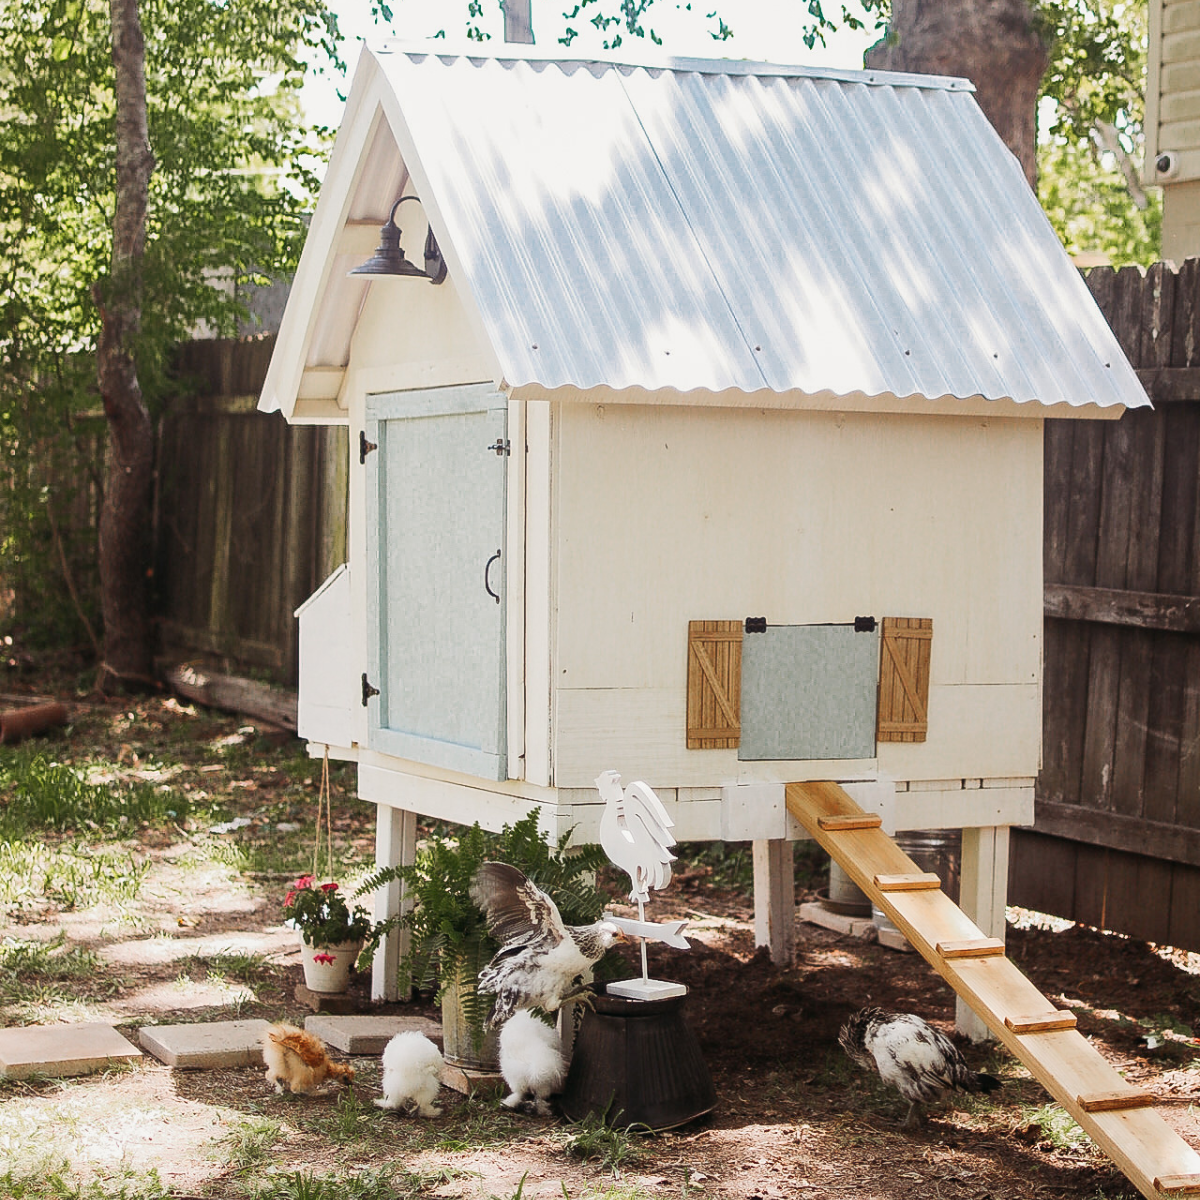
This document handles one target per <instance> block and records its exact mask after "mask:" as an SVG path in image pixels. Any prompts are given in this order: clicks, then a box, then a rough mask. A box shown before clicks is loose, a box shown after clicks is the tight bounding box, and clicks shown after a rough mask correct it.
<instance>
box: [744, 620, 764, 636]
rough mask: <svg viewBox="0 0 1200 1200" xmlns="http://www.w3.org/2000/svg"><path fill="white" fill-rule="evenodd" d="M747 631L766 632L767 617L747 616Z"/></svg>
mask: <svg viewBox="0 0 1200 1200" xmlns="http://www.w3.org/2000/svg"><path fill="white" fill-rule="evenodd" d="M746 632H747V633H766V632H767V618H766V617H747V618H746Z"/></svg>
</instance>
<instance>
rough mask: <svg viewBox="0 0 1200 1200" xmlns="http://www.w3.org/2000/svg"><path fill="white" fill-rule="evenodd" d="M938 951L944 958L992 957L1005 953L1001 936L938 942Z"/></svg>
mask: <svg viewBox="0 0 1200 1200" xmlns="http://www.w3.org/2000/svg"><path fill="white" fill-rule="evenodd" d="M937 952H938V953H939V954H940V955H941V956H942V957H943V958H990V957H991V956H992V955H996V954H1003V953H1004V943H1003V942H1002V941H1001V940H1000V939H999V938H966V939H964V940H963V941H961V942H938V944H937Z"/></svg>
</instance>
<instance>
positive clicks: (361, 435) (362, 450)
mask: <svg viewBox="0 0 1200 1200" xmlns="http://www.w3.org/2000/svg"><path fill="white" fill-rule="evenodd" d="M378 449H379V443H378V442H368V441H367V434H366V430H363V429H360V430H359V431H358V461H359V462H360V463H365V462H366V461H367V455H368V454H370V453H371V451H372V450H378Z"/></svg>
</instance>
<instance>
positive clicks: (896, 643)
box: [875, 617, 933, 742]
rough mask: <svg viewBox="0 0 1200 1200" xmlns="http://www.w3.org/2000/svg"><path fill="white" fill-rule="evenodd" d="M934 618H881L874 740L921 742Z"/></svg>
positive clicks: (926, 716)
mask: <svg viewBox="0 0 1200 1200" xmlns="http://www.w3.org/2000/svg"><path fill="white" fill-rule="evenodd" d="M932 648H933V621H931V620H930V619H929V618H928V617H884V618H883V645H882V650H881V652H880V655H879V719H878V722H877V723H876V732H875V736H876V740H877V741H880V742H923V741H924V740H925V733H926V730H927V729H928V728H929V657H930V652H931V650H932Z"/></svg>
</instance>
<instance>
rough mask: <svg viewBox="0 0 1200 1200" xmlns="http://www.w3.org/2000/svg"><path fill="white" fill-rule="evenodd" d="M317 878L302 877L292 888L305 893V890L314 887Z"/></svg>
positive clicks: (312, 876) (310, 876)
mask: <svg viewBox="0 0 1200 1200" xmlns="http://www.w3.org/2000/svg"><path fill="white" fill-rule="evenodd" d="M315 878H316V876H315V875H301V876H300V878H299V879H297V880H296V882H295V883H293V884H292V887H293V888H295V889H296V890H297V891H303V890H304V889H305V888H308V887H312V885H313V880H314V879H315Z"/></svg>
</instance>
